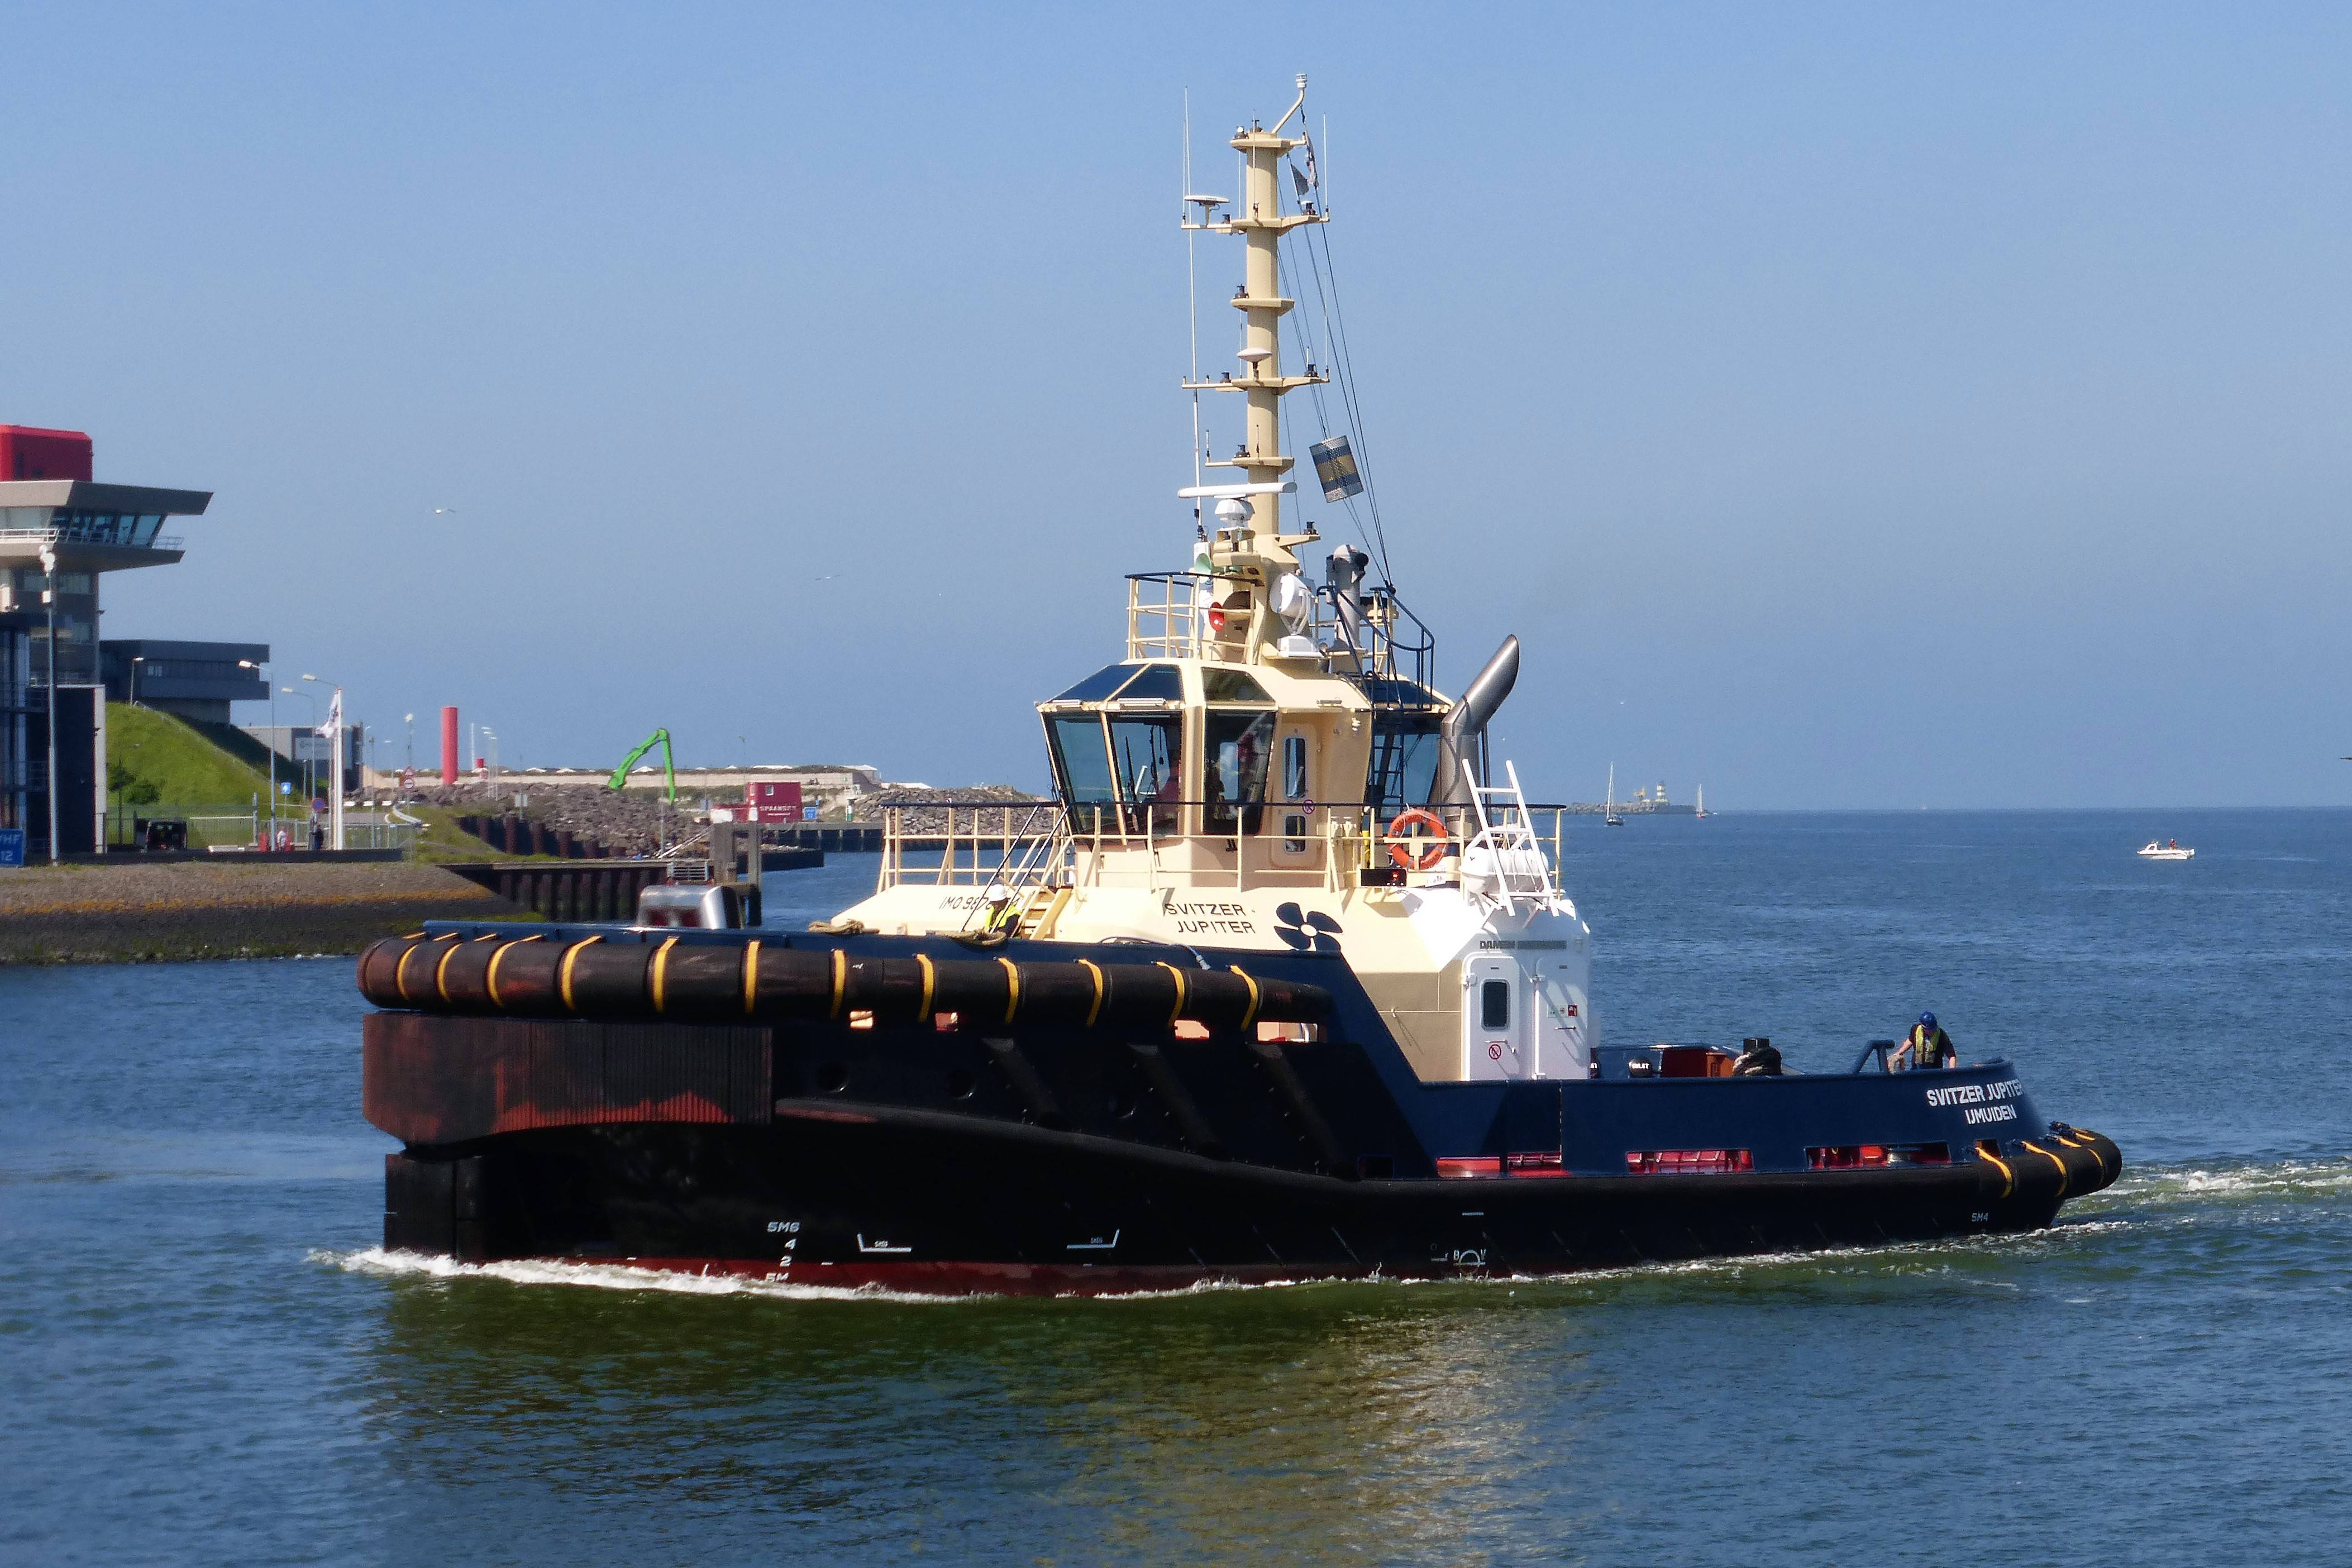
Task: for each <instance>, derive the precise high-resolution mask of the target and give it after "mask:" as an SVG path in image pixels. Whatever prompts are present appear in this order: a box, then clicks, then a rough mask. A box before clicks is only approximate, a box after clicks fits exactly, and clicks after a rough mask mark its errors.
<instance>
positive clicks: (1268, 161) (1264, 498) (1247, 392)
mask: <svg viewBox="0 0 2352 1568" xmlns="http://www.w3.org/2000/svg"><path fill="white" fill-rule="evenodd" d="M1306 105H1307V78H1306V77H1304V76H1301V77H1300V78H1298V98H1297V101H1296V102H1294V103H1293V104H1292V105H1291V106H1290V109H1289V110H1288V112H1286V113H1285V114H1284V115H1283V117H1282V119H1281V120H1278V121H1276V124H1275V127H1274V129H1273V130H1271V131H1266V130H1264V129H1261V128H1260V127H1258V126H1257V125H1255V124H1251V125H1246V126H1243V127H1240V128H1239V129H1237V130H1235V131H1234V134H1233V140H1232V143H1231V144H1232V146H1233V148H1234V151H1235V152H1239V153H1240V154H1241V155H1242V194H1241V200H1240V203H1239V204H1238V205H1237V206H1235V208H1234V212H1233V213H1232V214H1230V215H1227V216H1224V217H1219V216H1217V213H1216V209H1217V208H1219V207H1222V206H1224V205H1226V203H1224V202H1223V201H1221V200H1219V199H1217V198H1215V197H1210V196H1192V195H1188V196H1187V197H1186V201H1187V202H1188V204H1192V205H1196V206H1198V207H1199V209H1200V213H1199V216H1198V218H1197V219H1195V218H1193V217H1191V216H1188V217H1187V218H1186V220H1185V224H1184V226H1185V227H1186V228H1188V229H1206V230H1208V231H1209V232H1210V233H1212V234H1227V235H1234V234H1237V235H1241V236H1242V239H1243V242H1244V245H1246V246H1247V247H1248V248H1247V253H1246V256H1245V257H1244V267H1243V272H1242V287H1241V290H1240V292H1239V293H1237V294H1235V295H1234V298H1233V304H1234V308H1235V309H1236V310H1239V311H1240V312H1242V321H1243V327H1242V341H1241V348H1240V350H1239V352H1238V353H1237V354H1236V356H1235V357H1236V358H1238V359H1239V360H1240V361H1241V369H1240V370H1239V371H1235V372H1234V373H1232V374H1229V375H1224V376H1221V377H1219V378H1218V379H1216V380H1214V381H1207V380H1203V381H1198V382H1185V383H1184V384H1185V386H1186V388H1187V389H1188V390H1192V391H1195V392H1241V393H1243V394H1244V396H1245V397H1246V398H1247V399H1248V413H1247V415H1246V424H1245V426H1244V431H1243V439H1242V444H1241V449H1240V450H1239V451H1238V452H1236V453H1235V454H1234V455H1233V456H1231V457H1221V458H1211V459H1210V460H1209V466H1210V467H1213V468H1238V469H1240V470H1242V472H1243V473H1244V475H1245V476H1247V477H1246V483H1245V484H1244V485H1240V486H1196V487H1195V488H1196V490H1199V491H1202V493H1205V494H1210V495H1213V496H1216V497H1220V498H1224V497H1231V498H1234V499H1239V500H1244V501H1245V502H1247V504H1248V506H1249V507H1250V517H1249V520H1248V528H1247V532H1249V533H1255V534H1262V535H1264V536H1265V538H1266V539H1267V541H1268V542H1271V541H1272V540H1273V539H1275V538H1278V537H1279V536H1280V535H1281V533H1282V492H1283V491H1284V489H1285V488H1286V480H1285V479H1284V477H1283V476H1285V475H1286V474H1287V473H1289V472H1290V469H1291V466H1292V463H1293V458H1292V457H1291V455H1289V454H1288V453H1286V452H1285V451H1283V450H1282V398H1283V394H1284V393H1286V392H1290V391H1291V390H1292V389H1294V388H1297V387H1303V386H1307V385H1311V384H1313V383H1315V382H1325V381H1328V380H1330V374H1329V372H1328V371H1322V372H1315V371H1314V370H1313V367H1309V373H1308V374H1305V375H1296V376H1286V375H1284V374H1283V373H1282V318H1283V317H1284V316H1285V315H1286V314H1287V313H1288V312H1289V310H1290V308H1291V307H1292V306H1293V305H1294V304H1296V303H1297V302H1296V301H1295V300H1290V299H1286V298H1283V297H1282V266H1281V245H1282V237H1283V235H1286V234H1288V233H1289V232H1290V231H1291V230H1292V229H1295V228H1297V227H1298V226H1299V225H1302V224H1318V223H1328V222H1329V221H1330V214H1328V212H1318V211H1317V210H1316V207H1315V204H1313V203H1312V202H1307V203H1304V204H1302V206H1301V209H1300V210H1299V211H1296V212H1290V213H1286V212H1284V211H1283V210H1282V186H1281V182H1280V180H1279V178H1278V176H1279V175H1280V173H1281V171H1282V166H1283V162H1284V160H1285V159H1286V158H1287V157H1288V156H1289V154H1290V153H1291V152H1292V151H1293V150H1294V149H1296V148H1299V147H1304V146H1306V145H1307V140H1308V138H1307V117H1306V115H1305V113H1304V112H1303V111H1304V110H1305V108H1306ZM1294 118H1296V119H1297V121H1298V127H1299V133H1298V134H1297V135H1296V136H1286V135H1285V134H1283V132H1284V130H1285V128H1286V127H1287V126H1288V125H1289V124H1290V122H1291V120H1293V119H1294ZM1310 156H1311V154H1310Z"/></svg>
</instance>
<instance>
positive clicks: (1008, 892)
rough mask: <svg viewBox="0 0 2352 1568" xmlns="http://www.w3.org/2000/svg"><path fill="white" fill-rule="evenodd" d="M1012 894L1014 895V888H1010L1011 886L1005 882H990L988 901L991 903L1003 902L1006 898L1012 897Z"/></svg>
mask: <svg viewBox="0 0 2352 1568" xmlns="http://www.w3.org/2000/svg"><path fill="white" fill-rule="evenodd" d="M1012 896H1013V890H1012V889H1011V888H1009V887H1007V886H1005V885H1004V884H1003V883H1001V882H992V883H989V884H988V902H989V903H991V904H1003V902H1004V901H1005V900H1007V899H1009V898H1011V897H1012Z"/></svg>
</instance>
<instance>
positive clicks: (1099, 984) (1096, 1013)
mask: <svg viewBox="0 0 2352 1568" xmlns="http://www.w3.org/2000/svg"><path fill="white" fill-rule="evenodd" d="M1078 962H1079V963H1081V964H1083V965H1085V966H1086V968H1087V974H1089V975H1092V976H1093V977H1095V1005H1094V1006H1092V1007H1090V1008H1088V1009H1087V1028H1088V1029H1092V1028H1094V1027H1095V1019H1097V1018H1099V1017H1101V1016H1102V1005H1103V972H1102V966H1101V965H1099V964H1097V963H1096V962H1095V961H1094V960H1093V959H1092V958H1081V959H1079V960H1078Z"/></svg>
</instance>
